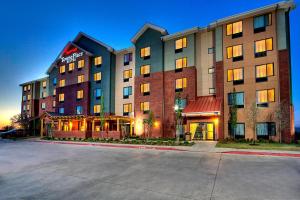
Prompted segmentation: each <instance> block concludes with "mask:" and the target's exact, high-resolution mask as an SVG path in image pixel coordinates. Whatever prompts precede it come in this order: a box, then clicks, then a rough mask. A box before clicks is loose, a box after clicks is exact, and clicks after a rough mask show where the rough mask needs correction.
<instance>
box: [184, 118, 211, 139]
mask: <svg viewBox="0 0 300 200" xmlns="http://www.w3.org/2000/svg"><path fill="white" fill-rule="evenodd" d="M190 132H191V134H192V135H191V136H192V139H194V140H214V124H213V123H212V122H196V123H190Z"/></svg>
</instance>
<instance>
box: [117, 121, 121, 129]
mask: <svg viewBox="0 0 300 200" xmlns="http://www.w3.org/2000/svg"><path fill="white" fill-rule="evenodd" d="M119 126H120V119H119V118H117V131H120V127H119Z"/></svg>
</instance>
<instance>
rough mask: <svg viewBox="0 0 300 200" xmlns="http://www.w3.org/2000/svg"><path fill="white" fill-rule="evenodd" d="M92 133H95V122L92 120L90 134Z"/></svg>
mask: <svg viewBox="0 0 300 200" xmlns="http://www.w3.org/2000/svg"><path fill="white" fill-rule="evenodd" d="M94 131H95V120H94V119H92V132H94Z"/></svg>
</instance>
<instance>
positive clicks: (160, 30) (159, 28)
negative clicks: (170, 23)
mask: <svg viewBox="0 0 300 200" xmlns="http://www.w3.org/2000/svg"><path fill="white" fill-rule="evenodd" d="M149 28H151V29H153V30H156V31H159V32H161V34H162V35H167V34H168V31H167V29H165V28H162V27H160V26H157V25H154V24H152V23H145V24H144V25H143V26H142V28H140V29H139V31H138V32H137V33H136V34H135V35H134V36H133V38H132V39H131V42H132V43H135V42H136V41H137V39H138V38H139V37H140V36H141V35H142V34H143V33H144V32H145V31H146V30H147V29H149Z"/></svg>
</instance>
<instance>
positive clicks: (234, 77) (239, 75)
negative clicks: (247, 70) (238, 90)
mask: <svg viewBox="0 0 300 200" xmlns="http://www.w3.org/2000/svg"><path fill="white" fill-rule="evenodd" d="M227 81H228V82H231V81H233V84H242V83H244V69H243V68H239V69H229V70H227Z"/></svg>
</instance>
